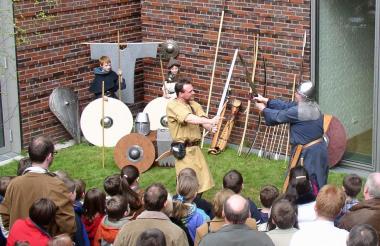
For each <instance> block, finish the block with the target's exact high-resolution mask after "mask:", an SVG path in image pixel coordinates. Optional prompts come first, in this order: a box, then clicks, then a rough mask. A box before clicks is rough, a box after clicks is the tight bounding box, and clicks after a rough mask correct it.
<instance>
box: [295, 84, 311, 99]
mask: <svg viewBox="0 0 380 246" xmlns="http://www.w3.org/2000/svg"><path fill="white" fill-rule="evenodd" d="M314 92H315V85H314V83H313V82H311V81H310V80H307V81H303V82H301V83H300V84H299V85H298V86H297V93H298V94H300V95H301V96H302V97H303V98H306V99H308V100H311V99H312V98H313V96H314Z"/></svg>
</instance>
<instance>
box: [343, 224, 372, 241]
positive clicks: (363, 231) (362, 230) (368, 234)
mask: <svg viewBox="0 0 380 246" xmlns="http://www.w3.org/2000/svg"><path fill="white" fill-rule="evenodd" d="M378 243H379V235H378V234H377V232H376V230H375V229H374V228H373V227H372V226H371V225H368V224H361V225H355V226H354V227H352V229H351V230H350V234H348V239H347V246H378Z"/></svg>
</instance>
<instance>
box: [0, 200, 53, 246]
mask: <svg viewBox="0 0 380 246" xmlns="http://www.w3.org/2000/svg"><path fill="white" fill-rule="evenodd" d="M56 211H57V206H56V205H55V204H54V202H52V201H51V200H49V199H46V198H41V199H38V200H37V201H35V202H34V203H33V205H32V206H31V207H30V209H29V218H27V219H18V220H16V222H15V223H14V224H13V226H12V228H11V230H10V232H9V236H8V240H7V246H13V245H15V243H16V242H17V241H24V242H25V241H26V242H28V243H29V244H30V245H31V246H34V245H35V246H44V245H47V244H48V242H49V239H50V235H49V233H48V232H47V226H48V225H49V224H51V223H52V222H53V221H54V218H55V213H56Z"/></svg>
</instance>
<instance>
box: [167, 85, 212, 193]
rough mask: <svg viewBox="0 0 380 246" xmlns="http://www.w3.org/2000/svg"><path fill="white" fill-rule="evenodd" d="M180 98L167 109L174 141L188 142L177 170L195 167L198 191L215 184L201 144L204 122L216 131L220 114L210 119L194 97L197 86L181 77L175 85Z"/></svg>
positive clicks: (177, 161) (205, 125)
mask: <svg viewBox="0 0 380 246" xmlns="http://www.w3.org/2000/svg"><path fill="white" fill-rule="evenodd" d="M175 92H176V94H177V98H176V99H174V100H172V101H170V102H169V103H168V106H167V108H166V115H167V118H168V125H169V131H170V135H171V136H172V139H173V143H176V142H177V143H178V142H181V143H185V145H186V155H185V157H184V158H183V159H181V160H179V159H177V160H176V165H175V167H176V173H177V175H178V173H179V172H180V171H181V170H182V169H184V168H192V169H194V171H195V172H196V173H197V178H198V181H199V185H200V186H199V191H198V192H199V193H201V192H204V191H206V190H209V189H211V188H212V187H213V186H214V180H213V179H212V176H211V173H210V170H209V168H208V166H207V163H206V160H205V158H204V156H203V154H202V151H201V149H200V147H199V142H200V139H201V131H200V127H199V125H202V126H203V127H204V128H205V129H207V130H209V131H215V130H216V125H217V124H218V121H219V116H215V117H214V118H212V119H208V118H207V116H206V114H205V112H204V111H203V109H202V107H201V105H200V104H199V103H197V102H195V101H194V100H193V96H194V93H195V92H194V89H193V86H192V84H191V81H190V79H187V78H182V79H180V80H179V81H178V82H177V83H176V85H175Z"/></svg>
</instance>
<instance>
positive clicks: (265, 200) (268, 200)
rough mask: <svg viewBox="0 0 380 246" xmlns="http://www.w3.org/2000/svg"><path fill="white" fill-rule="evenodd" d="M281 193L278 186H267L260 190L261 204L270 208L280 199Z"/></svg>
mask: <svg viewBox="0 0 380 246" xmlns="http://www.w3.org/2000/svg"><path fill="white" fill-rule="evenodd" d="M278 195H279V192H278V189H277V187H276V186H273V185H265V186H264V187H263V188H261V190H260V202H261V204H262V205H263V207H264V208H270V207H271V206H272V203H273V202H274V200H276V198H277V197H278Z"/></svg>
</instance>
